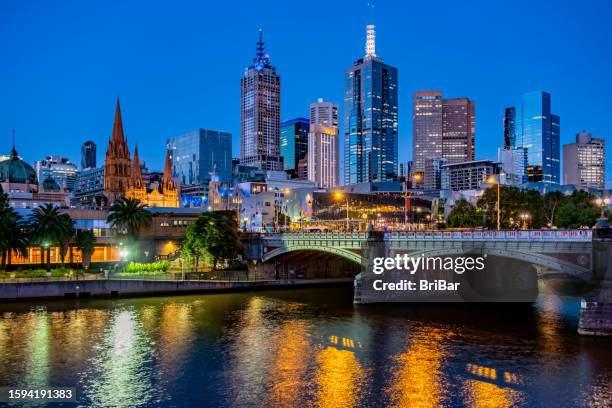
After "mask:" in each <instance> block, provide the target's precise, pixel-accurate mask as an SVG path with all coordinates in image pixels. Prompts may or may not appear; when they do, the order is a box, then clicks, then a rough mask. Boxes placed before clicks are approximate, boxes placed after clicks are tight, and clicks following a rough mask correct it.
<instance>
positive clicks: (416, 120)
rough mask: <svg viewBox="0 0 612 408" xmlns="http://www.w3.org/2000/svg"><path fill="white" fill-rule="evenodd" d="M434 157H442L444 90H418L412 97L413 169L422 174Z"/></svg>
mask: <svg viewBox="0 0 612 408" xmlns="http://www.w3.org/2000/svg"><path fill="white" fill-rule="evenodd" d="M433 157H442V92H440V91H418V92H415V94H414V96H413V98H412V163H413V171H414V172H418V173H421V174H422V173H423V172H424V171H425V161H426V160H427V159H431V158H433Z"/></svg>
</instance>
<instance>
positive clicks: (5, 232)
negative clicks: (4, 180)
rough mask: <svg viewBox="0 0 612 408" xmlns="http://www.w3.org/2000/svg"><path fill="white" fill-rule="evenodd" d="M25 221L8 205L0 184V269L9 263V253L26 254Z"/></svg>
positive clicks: (26, 234) (26, 236) (26, 235)
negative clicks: (0, 258)
mask: <svg viewBox="0 0 612 408" xmlns="http://www.w3.org/2000/svg"><path fill="white" fill-rule="evenodd" d="M27 227H28V225H27V223H26V222H25V221H24V220H23V219H22V217H21V215H19V214H18V213H17V212H16V211H15V210H14V209H13V208H12V207H11V206H10V205H9V201H8V196H7V195H6V194H5V193H4V192H3V191H2V186H0V252H1V257H2V261H1V262H2V265H1V269H2V270H6V269H7V265H8V266H10V264H11V254H12V253H13V252H15V251H17V252H19V253H21V254H22V255H23V256H26V255H27V247H28V231H27V229H28V228H27Z"/></svg>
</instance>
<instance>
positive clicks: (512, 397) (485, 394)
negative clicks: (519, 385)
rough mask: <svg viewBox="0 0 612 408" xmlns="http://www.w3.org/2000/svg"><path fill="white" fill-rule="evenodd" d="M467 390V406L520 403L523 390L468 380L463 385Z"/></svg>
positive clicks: (492, 407) (498, 407)
mask: <svg viewBox="0 0 612 408" xmlns="http://www.w3.org/2000/svg"><path fill="white" fill-rule="evenodd" d="M463 388H464V390H465V391H466V392H465V394H466V396H467V401H465V403H466V406H469V407H472V408H481V407H482V408H503V407H514V406H517V405H520V404H519V400H520V398H521V392H520V391H518V390H514V389H512V388H507V387H500V386H499V385H497V384H493V383H490V382H486V381H479V380H467V381H465V383H464V386H463Z"/></svg>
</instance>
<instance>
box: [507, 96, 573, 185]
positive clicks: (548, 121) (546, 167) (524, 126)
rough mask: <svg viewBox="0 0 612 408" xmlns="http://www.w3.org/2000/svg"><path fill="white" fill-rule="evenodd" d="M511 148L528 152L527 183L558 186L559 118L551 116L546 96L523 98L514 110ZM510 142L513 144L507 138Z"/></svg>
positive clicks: (548, 98) (549, 99) (549, 102)
mask: <svg viewBox="0 0 612 408" xmlns="http://www.w3.org/2000/svg"><path fill="white" fill-rule="evenodd" d="M514 130H515V133H514V144H513V145H512V144H511V147H522V148H524V149H526V150H527V166H526V175H527V179H528V181H529V182H544V183H553V184H558V183H559V182H560V179H559V174H560V145H559V138H560V132H561V126H560V118H559V116H557V115H554V114H552V113H551V97H550V94H549V93H548V92H544V91H535V92H529V93H526V94H524V95H523V98H522V103H521V105H519V106H516V107H515V129H514ZM510 140H512V139H511V138H510Z"/></svg>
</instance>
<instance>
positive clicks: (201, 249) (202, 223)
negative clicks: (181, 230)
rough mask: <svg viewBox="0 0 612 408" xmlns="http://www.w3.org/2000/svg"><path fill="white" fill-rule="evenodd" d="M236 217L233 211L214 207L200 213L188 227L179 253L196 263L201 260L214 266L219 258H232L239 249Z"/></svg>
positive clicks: (221, 259) (188, 260)
mask: <svg viewBox="0 0 612 408" xmlns="http://www.w3.org/2000/svg"><path fill="white" fill-rule="evenodd" d="M238 228H239V225H238V219H237V217H236V214H235V213H234V212H233V211H214V212H207V213H203V214H201V215H200V216H199V217H198V219H197V220H196V221H195V222H194V223H193V224H191V225H190V226H189V227H188V228H187V234H186V236H185V240H184V241H183V245H182V248H181V256H182V257H183V259H185V260H186V261H187V262H189V263H192V264H195V267H196V271H197V268H198V265H199V263H200V261H201V260H203V261H204V262H206V263H208V264H210V265H211V266H212V269H213V270H215V269H216V268H217V264H218V263H219V261H223V260H232V259H234V258H235V257H236V256H237V255H238V253H239V252H240V249H241V244H240V232H239V230H238Z"/></svg>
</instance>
